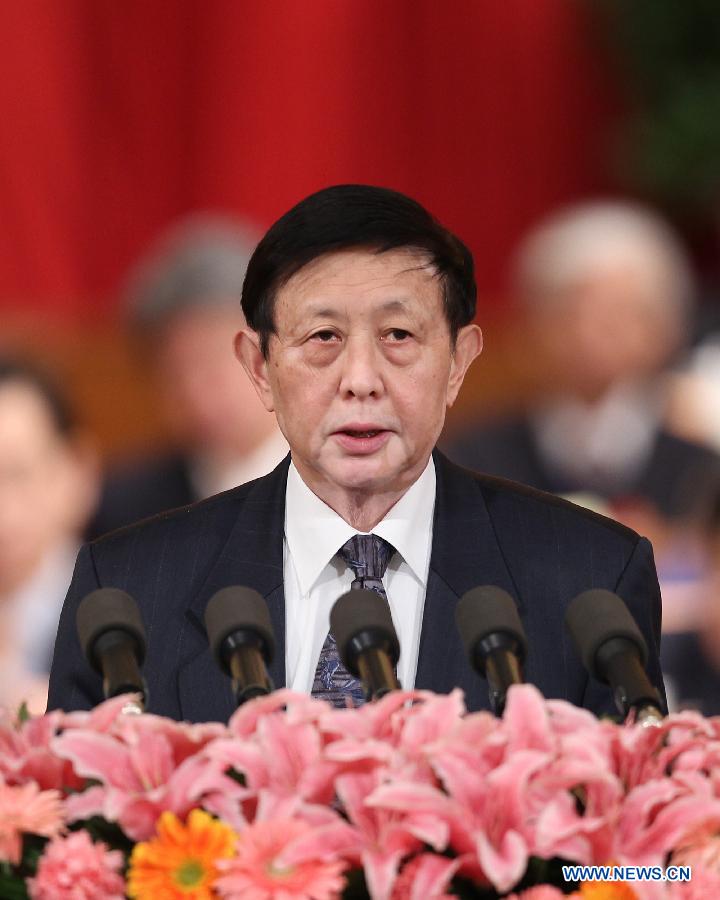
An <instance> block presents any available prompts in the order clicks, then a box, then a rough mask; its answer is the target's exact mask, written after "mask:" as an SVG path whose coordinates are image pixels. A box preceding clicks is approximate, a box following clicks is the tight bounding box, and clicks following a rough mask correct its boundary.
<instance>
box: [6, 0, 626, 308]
mask: <svg viewBox="0 0 720 900" xmlns="http://www.w3.org/2000/svg"><path fill="white" fill-rule="evenodd" d="M0 29H1V32H0V33H2V35H3V53H2V55H1V56H0V117H1V120H2V127H1V128H0V227H1V231H0V304H1V305H2V309H4V310H6V311H8V310H11V311H12V310H22V311H25V312H28V311H29V312H32V313H43V312H50V311H51V310H52V311H57V312H59V313H61V314H62V315H63V316H64V317H65V318H67V319H69V320H73V319H76V320H78V321H94V320H100V321H102V320H103V319H105V318H108V317H110V316H111V315H112V312H113V309H114V308H115V305H116V303H117V298H116V292H117V288H118V285H119V283H120V281H121V279H122V275H123V273H124V272H125V271H126V269H127V266H128V265H129V264H130V263H131V262H132V261H133V260H134V259H135V258H136V256H137V254H138V253H140V252H141V251H142V249H143V248H144V247H145V246H146V244H147V242H148V241H149V240H150V239H151V238H152V237H153V236H155V235H156V234H157V232H158V231H159V230H160V229H161V228H162V227H163V226H164V225H166V224H167V223H168V222H169V221H171V220H172V219H173V218H174V217H175V216H177V215H179V214H182V213H183V212H187V211H190V210H193V209H198V208H212V209H216V210H226V211H230V212H238V213H241V214H244V215H246V216H248V217H250V218H252V219H254V220H255V221H257V222H258V224H259V225H260V226H267V225H268V224H269V223H270V222H271V221H272V220H273V219H274V218H276V217H277V216H278V215H279V214H280V213H282V212H283V211H284V210H285V209H287V208H288V207H289V206H290V205H292V204H293V203H294V202H295V201H296V200H298V199H300V198H301V197H302V196H304V195H305V194H307V193H309V192H310V191H312V190H314V189H316V188H319V187H322V186H324V185H327V184H331V183H335V182H342V181H367V182H370V183H376V184H384V185H388V186H391V187H395V188H398V189H400V190H403V191H406V192H408V193H410V194H412V195H413V196H416V197H417V198H418V199H420V200H421V201H422V202H424V203H426V204H427V205H428V206H429V208H430V209H431V210H432V211H433V212H435V213H436V214H437V215H438V216H439V217H440V218H441V219H442V220H443V221H445V222H446V223H447V224H448V225H449V226H450V227H452V228H453V229H455V230H456V231H457V232H458V233H459V234H461V235H462V236H463V237H464V238H465V239H466V240H467V241H468V242H469V243H470V245H471V247H472V249H473V250H474V252H475V254H476V260H477V266H478V280H479V284H480V288H481V290H482V291H483V293H485V294H486V295H488V296H490V297H492V296H495V297H501V296H502V291H503V287H504V280H505V277H506V268H507V260H508V254H509V253H510V251H511V249H512V247H513V245H514V244H515V242H516V241H517V238H518V237H519V235H520V234H521V233H522V231H523V230H524V229H525V228H526V227H527V226H528V225H529V224H530V223H531V222H532V221H534V220H535V219H536V218H537V217H538V216H539V215H541V214H542V213H543V212H544V211H546V210H547V209H548V208H551V207H553V206H555V205H557V204H559V203H562V202H565V201H567V200H570V199H573V198H575V197H578V196H581V195H584V194H587V193H592V192H596V191H599V190H602V189H603V188H605V187H607V184H606V179H605V176H604V171H605V167H604V162H603V160H604V158H605V154H606V150H607V144H606V138H605V134H606V130H607V124H608V122H609V121H610V118H611V115H612V100H611V97H610V95H611V91H610V90H609V89H608V87H607V85H606V75H605V73H604V70H603V65H602V53H601V51H600V49H599V48H598V47H597V46H596V45H595V43H594V40H593V28H592V23H590V22H589V21H588V17H587V7H586V6H585V5H584V4H582V3H578V2H577V0H502V2H498V0H448V2H443V3H440V2H437V0H122V2H118V0H33V2H32V3H13V2H8V3H4V4H2V6H1V7H0ZM496 302H499V301H496Z"/></svg>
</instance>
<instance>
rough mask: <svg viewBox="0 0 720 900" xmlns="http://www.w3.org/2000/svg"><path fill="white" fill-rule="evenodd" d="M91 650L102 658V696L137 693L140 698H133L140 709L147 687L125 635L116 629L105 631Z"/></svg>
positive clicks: (146, 694) (143, 704)
mask: <svg viewBox="0 0 720 900" xmlns="http://www.w3.org/2000/svg"><path fill="white" fill-rule="evenodd" d="M95 653H96V655H97V656H98V657H99V658H100V659H101V660H102V672H103V695H104V696H105V699H106V700H109V699H110V698H111V697H118V696H119V695H120V694H139V695H140V699H139V700H137V701H134V702H135V705H137V706H138V707H139V708H140V712H143V711H144V710H145V707H146V706H147V700H148V689H147V685H146V684H145V679H144V678H143V677H142V675H141V673H140V667H139V666H138V662H137V659H136V657H135V654H134V653H133V652H132V649H131V647H130V645H129V644H128V641H127V636H126V635H125V634H124V633H123V632H122V631H120V630H113V631H107V632H106V633H105V634H102V635H101V636H100V637H99V638H98V639H97V642H96V644H95Z"/></svg>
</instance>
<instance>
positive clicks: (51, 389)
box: [0, 357, 77, 438]
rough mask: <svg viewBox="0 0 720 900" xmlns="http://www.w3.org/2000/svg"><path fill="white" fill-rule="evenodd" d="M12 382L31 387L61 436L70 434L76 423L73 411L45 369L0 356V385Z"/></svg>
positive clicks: (64, 436) (65, 436)
mask: <svg viewBox="0 0 720 900" xmlns="http://www.w3.org/2000/svg"><path fill="white" fill-rule="evenodd" d="M12 382H20V383H21V384H26V385H28V386H29V387H30V388H32V389H33V390H34V391H35V392H36V393H37V394H38V396H39V397H40V398H41V399H42V401H43V402H44V404H45V406H46V407H47V410H48V412H49V414H50V418H51V420H52V423H53V426H54V428H55V429H56V431H57V432H58V434H59V435H61V436H62V437H63V438H67V437H70V436H71V435H72V433H73V432H74V430H75V428H76V424H77V423H76V420H75V416H74V415H73V411H72V409H71V407H70V404H69V402H68V400H67V398H66V397H65V395H64V394H63V392H62V391H61V390H60V388H59V387H58V385H57V384H56V383H55V382H54V380H53V379H52V378H51V377H50V376H49V375H48V374H47V373H46V372H45V371H43V370H42V369H41V368H39V367H37V366H35V365H33V364H31V363H29V362H26V361H24V360H19V359H11V358H7V357H0V387H2V386H3V385H6V384H9V383H12Z"/></svg>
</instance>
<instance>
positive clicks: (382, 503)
mask: <svg viewBox="0 0 720 900" xmlns="http://www.w3.org/2000/svg"><path fill="white" fill-rule="evenodd" d="M425 465H427V462H426V463H425V464H424V465H423V466H422V467H421V468H420V469H419V471H413V472H412V473H409V472H408V473H406V474H405V477H404V478H402V480H400V481H399V483H395V484H393V486H392V487H391V488H390V487H388V488H387V489H384V490H383V489H380V490H378V489H377V488H375V489H373V490H370V489H364V490H363V489H349V488H345V487H341V486H339V485H337V484H332V483H330V482H328V481H327V480H325V479H323V480H319V479H316V478H313V477H312V474H313V473H312V472H306V470H305V468H304V467H303V466H302V464H301V465H300V466H298V463H297V461H295V467H296V468H297V470H298V474H299V475H300V477H301V478H302V480H303V481H304V482H305V484H306V485H307V486H308V487H309V488H310V490H311V491H312V492H313V494H315V496H316V497H319V498H320V500H322V501H323V503H326V504H327V505H328V506H329V507H330V509H332V510H333V512H336V513H337V514H338V515H339V516H340V518H341V519H344V520H345V521H346V522H347V523H348V525H351V526H352V527H353V528H355V529H356V530H357V531H362V532H366V533H367V532H370V531H372V530H373V528H374V527H375V526H376V525H377V524H378V522H381V521H382V520H383V519H384V518H385V516H386V515H387V514H388V512H389V511H390V510H391V509H392V508H393V506H395V504H396V503H397V502H398V500H400V498H401V497H403V496H404V495H405V494H406V493H407V491H408V490H409V489H410V487H412V485H413V484H414V483H415V482H416V481H417V479H418V478H419V477H420V475H422V473H423V471H424V469H425Z"/></svg>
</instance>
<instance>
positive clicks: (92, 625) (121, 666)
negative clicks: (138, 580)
mask: <svg viewBox="0 0 720 900" xmlns="http://www.w3.org/2000/svg"><path fill="white" fill-rule="evenodd" d="M75 621H76V624H77V632H78V637H79V639H80V646H81V647H82V649H83V653H84V654H85V657H86V659H87V660H88V662H89V663H90V665H91V666H92V667H93V669H95V671H96V672H98V673H99V674H100V675H102V677H103V695H104V696H105V699H106V700H107V699H109V698H110V697H117V696H118V694H127V693H137V694H140V700H139V701H137V700H135V701H131V702H130V703H128V705H127V706H126V707H125V709H124V712H136V713H141V712H143V711H144V709H145V706H146V705H147V702H148V689H147V685H146V684H145V679H144V678H143V677H142V674H141V673H140V666H141V665H142V664H143V660H144V659H145V646H146V642H145V628H144V626H143V622H142V617H141V616H140V610H139V609H138V605H137V603H136V602H135V601H134V600H133V598H132V597H131V596H130V594H126V593H125V591H121V590H118V589H117V588H98V590H96V591H92V592H91V593H89V594H87V595H86V596H85V597H83V599H82V601H81V602H80V605H79V606H78V609H77V615H76V620H75Z"/></svg>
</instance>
